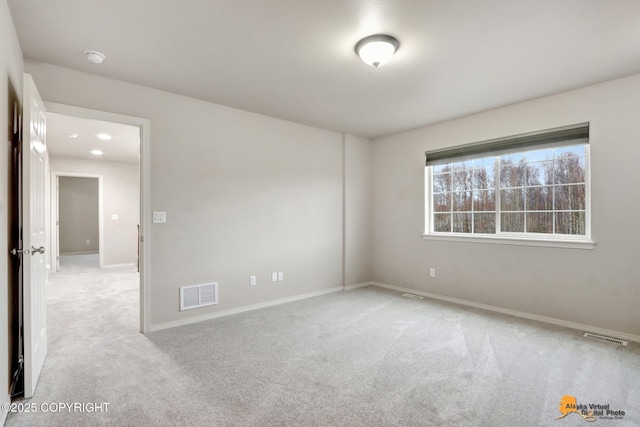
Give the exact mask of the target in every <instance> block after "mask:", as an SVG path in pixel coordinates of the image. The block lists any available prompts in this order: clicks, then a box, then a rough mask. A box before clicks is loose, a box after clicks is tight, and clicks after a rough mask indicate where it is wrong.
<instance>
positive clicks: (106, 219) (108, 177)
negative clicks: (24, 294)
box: [49, 156, 140, 267]
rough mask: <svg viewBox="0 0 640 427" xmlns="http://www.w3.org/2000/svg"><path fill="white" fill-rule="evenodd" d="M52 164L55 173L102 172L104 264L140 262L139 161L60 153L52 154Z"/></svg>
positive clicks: (100, 173)
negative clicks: (62, 154) (81, 156)
mask: <svg viewBox="0 0 640 427" xmlns="http://www.w3.org/2000/svg"><path fill="white" fill-rule="evenodd" d="M49 164H50V168H51V171H52V172H53V173H58V174H63V175H64V174H66V173H68V174H86V175H101V176H102V187H103V188H102V191H103V196H102V198H103V212H102V222H103V239H104V242H103V251H104V253H103V254H102V255H103V258H104V266H105V267H110V266H118V265H123V264H134V263H136V262H137V260H138V227H137V226H138V223H139V221H140V167H139V165H138V164H137V163H125V162H110V161H102V160H83V159H75V158H68V157H56V156H51V157H50V159H49ZM61 179H62V178H61ZM95 181H97V179H95ZM112 215H117V216H118V219H117V220H114V219H112ZM83 242H84V240H83ZM60 250H61V251H62V247H61V248H60Z"/></svg>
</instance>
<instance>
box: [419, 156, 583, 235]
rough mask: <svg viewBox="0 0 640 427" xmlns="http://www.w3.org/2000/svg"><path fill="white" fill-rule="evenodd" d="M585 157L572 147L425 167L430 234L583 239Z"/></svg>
mask: <svg viewBox="0 0 640 427" xmlns="http://www.w3.org/2000/svg"><path fill="white" fill-rule="evenodd" d="M586 158H587V146H586V145H575V146H567V147H555V148H547V149H536V150H530V151H523V152H515V153H509V154H503V155H500V156H491V157H483V158H478V159H470V160H464V161H457V162H455V161H454V162H451V163H446V164H440V165H434V166H430V168H431V188H430V194H431V204H430V206H431V212H430V214H431V219H432V231H433V232H435V233H453V234H498V233H517V234H522V235H573V236H581V235H582V236H584V235H585V234H586V232H587V230H586V216H587V215H586V213H587V199H586V193H587V191H586V186H587V182H586V177H587V161H586Z"/></svg>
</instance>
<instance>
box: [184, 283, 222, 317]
mask: <svg viewBox="0 0 640 427" xmlns="http://www.w3.org/2000/svg"><path fill="white" fill-rule="evenodd" d="M215 304H218V284H217V283H215V282H214V283H207V284H204V285H193V286H183V287H181V288H180V311H185V310H191V309H194V308H200V307H206V306H209V305H215Z"/></svg>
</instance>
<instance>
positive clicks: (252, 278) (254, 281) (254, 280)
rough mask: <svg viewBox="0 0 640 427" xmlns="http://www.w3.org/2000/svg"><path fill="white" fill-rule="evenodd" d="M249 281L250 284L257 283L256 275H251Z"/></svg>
mask: <svg viewBox="0 0 640 427" xmlns="http://www.w3.org/2000/svg"><path fill="white" fill-rule="evenodd" d="M250 281H251V286H255V285H257V282H256V276H251V278H250Z"/></svg>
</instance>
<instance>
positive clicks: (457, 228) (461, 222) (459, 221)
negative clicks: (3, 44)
mask: <svg viewBox="0 0 640 427" xmlns="http://www.w3.org/2000/svg"><path fill="white" fill-rule="evenodd" d="M453 232H454V233H471V214H470V213H454V214H453Z"/></svg>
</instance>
